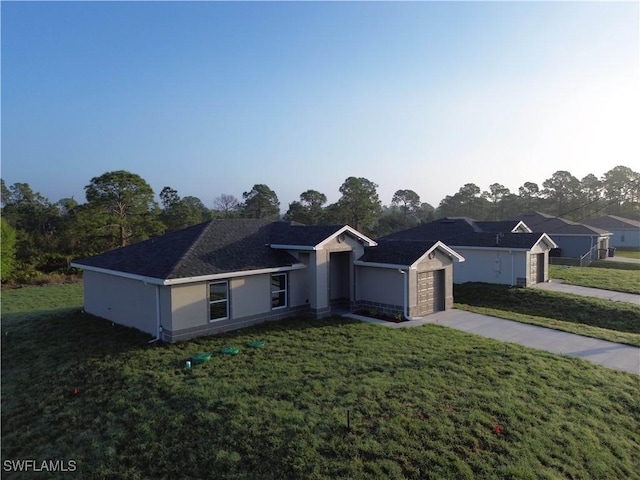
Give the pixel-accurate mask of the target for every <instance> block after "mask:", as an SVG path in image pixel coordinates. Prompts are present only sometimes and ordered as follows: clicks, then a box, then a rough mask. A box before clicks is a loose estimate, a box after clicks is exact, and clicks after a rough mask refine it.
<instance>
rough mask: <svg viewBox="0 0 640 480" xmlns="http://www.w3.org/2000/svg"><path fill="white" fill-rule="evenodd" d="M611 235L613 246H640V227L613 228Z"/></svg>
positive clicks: (610, 239)
mask: <svg viewBox="0 0 640 480" xmlns="http://www.w3.org/2000/svg"><path fill="white" fill-rule="evenodd" d="M610 232H611V233H613V235H612V236H611V237H609V245H610V246H612V247H629V248H640V228H624V229H611V230H610Z"/></svg>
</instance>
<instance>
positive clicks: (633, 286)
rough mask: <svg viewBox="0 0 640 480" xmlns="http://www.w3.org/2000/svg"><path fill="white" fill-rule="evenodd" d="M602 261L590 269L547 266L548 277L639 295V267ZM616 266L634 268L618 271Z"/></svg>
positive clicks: (574, 283) (583, 285)
mask: <svg viewBox="0 0 640 480" xmlns="http://www.w3.org/2000/svg"><path fill="white" fill-rule="evenodd" d="M594 263H596V262H594ZM608 264H613V262H608V261H602V263H600V264H596V265H593V266H590V267H567V266H562V265H549V277H551V278H556V279H560V280H562V281H564V282H565V283H570V284H573V285H580V286H582V287H593V288H601V289H604V290H614V291H616V292H626V293H640V265H633V264H624V263H615V264H613V268H612V267H611V265H608ZM616 265H624V266H625V267H627V266H631V267H635V268H633V269H629V268H624V269H619V268H617V267H616Z"/></svg>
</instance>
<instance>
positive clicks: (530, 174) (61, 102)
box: [1, 1, 640, 212]
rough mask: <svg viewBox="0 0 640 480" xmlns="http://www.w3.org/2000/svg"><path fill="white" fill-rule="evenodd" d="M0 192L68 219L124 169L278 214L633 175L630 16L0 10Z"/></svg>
mask: <svg viewBox="0 0 640 480" xmlns="http://www.w3.org/2000/svg"><path fill="white" fill-rule="evenodd" d="M1 15H2V72H1V74H2V78H1V80H2V178H3V179H4V180H5V182H6V183H7V184H9V185H10V184H13V183H15V182H27V183H29V184H30V185H31V187H32V188H33V189H34V190H36V191H39V192H40V193H42V194H43V195H44V196H46V197H48V198H49V200H51V201H57V200H59V199H60V198H63V197H70V196H74V197H75V198H76V199H77V200H79V201H81V202H83V201H84V200H85V197H84V186H85V185H87V184H88V183H89V181H90V180H91V178H92V177H95V176H98V175H101V174H102V173H104V172H107V171H111V170H119V169H125V170H129V171H132V172H135V173H137V174H139V175H141V176H142V177H143V178H144V179H145V180H147V182H148V183H149V184H150V185H151V186H152V188H153V189H154V191H155V192H156V194H157V193H159V192H160V190H161V189H162V188H163V187H164V186H171V187H173V188H175V189H176V190H177V191H178V193H179V195H181V196H183V197H184V196H187V195H193V196H197V197H199V198H200V199H201V200H202V201H203V202H204V203H205V204H206V205H207V206H209V207H211V206H212V202H213V199H214V198H215V197H216V196H218V195H220V194H221V193H230V194H233V195H235V196H237V197H238V198H241V196H242V192H244V191H248V190H250V189H251V187H252V186H253V185H254V184H256V183H265V184H267V185H269V186H270V187H271V188H272V189H273V190H275V192H276V193H277V194H278V197H279V198H280V202H281V207H282V211H283V212H284V211H286V209H287V205H288V203H289V202H291V201H293V200H296V199H297V198H298V196H299V194H300V193H301V192H303V191H304V190H307V189H311V188H313V189H316V190H319V191H321V192H323V193H325V194H326V195H327V197H328V198H329V201H330V202H333V201H336V200H337V199H338V198H339V192H338V188H339V186H340V185H341V184H342V182H343V181H344V180H345V179H346V178H347V177H349V176H361V177H366V178H368V179H370V180H372V181H374V182H376V183H377V184H378V185H379V190H378V191H379V194H380V198H381V200H382V201H383V203H384V204H388V203H389V202H390V200H391V196H392V195H393V192H395V191H396V190H398V189H401V188H410V189H413V190H415V191H416V192H417V193H418V194H420V196H421V198H422V200H423V201H427V202H429V203H431V204H432V205H433V206H437V205H438V203H439V202H440V200H442V198H444V196H445V195H452V194H454V193H456V192H457V190H458V189H459V188H460V187H461V186H462V185H463V184H465V183H475V184H477V185H478V186H480V188H482V189H483V190H486V189H488V186H489V184H491V183H494V182H498V183H502V184H504V185H505V186H507V187H509V188H510V189H511V190H512V191H514V192H517V189H518V187H519V186H521V185H522V184H523V183H524V182H527V181H532V182H536V183H538V184H541V183H542V182H543V181H544V180H545V179H547V178H549V177H550V176H551V175H552V174H553V172H555V171H557V170H568V171H570V172H571V173H572V174H574V175H575V176H577V177H578V178H582V177H583V176H585V175H587V174H588V173H593V174H595V175H597V176H600V175H602V174H603V173H604V172H605V171H607V170H609V169H611V168H612V167H614V166H616V165H626V166H628V167H631V168H634V169H636V170H637V169H638V166H639V165H638V160H639V159H640V135H639V134H638V132H640V53H639V42H640V40H639V34H638V31H639V21H640V14H639V8H638V2H624V3H612V2H603V3H590V2H587V3H577V2H560V3H549V2H527V3H520V2H475V3H466V2H465V3H459V2H441V3H433V2H424V3H419V2H410V3H395V2H393V3H391V2H389V3H384V2H383V3H379V2H376V3H362V2H357V3H333V2H330V3H296V2H282V3H277V2H275V3H271V2H270V3H263V2H258V3H219V2H195V3H180V2H163V3H159V2H140V3H133V2H105V3H93V2H70V3H66V2H65V3H58V2H37V3H35V2H34V3H30V2H27V3H25V2H19V3H18V2H6V1H5V2H2V4H1Z"/></svg>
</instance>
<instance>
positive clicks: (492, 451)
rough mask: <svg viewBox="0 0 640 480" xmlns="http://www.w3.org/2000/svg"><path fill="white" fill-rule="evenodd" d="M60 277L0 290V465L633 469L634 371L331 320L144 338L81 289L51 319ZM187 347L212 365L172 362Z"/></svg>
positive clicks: (465, 471)
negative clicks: (226, 352)
mask: <svg viewBox="0 0 640 480" xmlns="http://www.w3.org/2000/svg"><path fill="white" fill-rule="evenodd" d="M59 288H60V287H43V288H33V289H23V290H19V291H18V290H17V291H6V292H3V298H2V310H3V317H2V325H3V330H2V332H3V335H2V461H3V465H4V461H5V460H7V459H20V458H33V459H36V460H38V461H41V460H43V459H62V460H76V461H77V462H78V471H77V472H75V473H74V474H69V473H67V474H65V475H63V476H60V477H59V478H82V479H94V478H95V479H98V478H99V479H111V478H113V479H138V478H139V479H143V478H144V479H146V478H158V479H160V478H167V479H174V478H181V479H191V478H193V479H195V478H216V479H239V478H242V479H333V478H355V479H358V478H362V479H369V478H380V479H389V478H390V479H394V478H398V479H400V478H415V479H430V478H433V479H443V478H444V479H446V478H455V479H465V478H469V479H471V478H480V479H484V478H486V479H494V478H513V479H516V478H517V479H527V478H532V479H533V478H548V479H553V478H580V479H589V478H593V479H596V478H599V479H603V478H616V479H618V478H625V479H638V478H640V473H639V472H640V403H639V401H638V392H639V389H640V377H638V376H636V375H632V374H628V373H624V372H618V371H614V370H609V369H606V368H604V367H600V366H597V365H592V364H590V363H588V362H586V361H582V360H579V359H575V358H571V357H563V356H557V355H552V354H549V353H545V352H541V351H535V350H531V349H527V348H524V347H519V346H516V345H509V347H508V348H505V345H504V344H503V343H501V342H497V341H493V340H489V339H485V338H482V337H478V336H472V335H468V334H465V333H463V332H459V331H456V330H452V329H448V328H445V327H441V326H438V325H426V326H423V327H419V328H414V329H388V328H385V327H381V326H378V325H372V324H366V323H359V322H355V321H350V320H346V319H342V318H330V319H325V320H320V321H316V320H309V319H294V320H288V321H283V322H278V323H273V324H269V325H263V326H258V327H252V328H248V329H245V330H242V331H240V332H235V333H231V334H227V335H226V336H218V337H207V338H200V339H197V340H193V341H191V342H184V343H180V344H176V345H161V346H148V345H147V340H148V339H149V336H147V335H142V334H139V333H136V332H135V331H133V330H130V329H126V328H122V327H119V326H114V325H112V324H111V322H107V321H102V320H99V319H96V318H93V317H91V316H89V315H86V314H83V313H81V311H80V309H79V308H78V304H79V299H80V298H81V296H80V295H78V294H79V293H81V291H76V292H75V296H74V295H73V294H71V292H69V291H66V293H65V295H66V294H70V296H69V297H68V301H60V302H59V304H58V305H57V308H59V310H58V312H56V311H55V308H54V304H55V302H53V299H54V298H55V297H56V296H57V292H62V290H58V289H59ZM30 295H32V298H31V300H30ZM62 295H63V293H60V296H62ZM19 303H23V305H22V306H19V305H17V304H19ZM27 305H31V309H32V310H31V312H29V309H28V308H27ZM70 308H72V309H73V310H69V309H70ZM37 312H40V313H37ZM253 340H264V341H265V344H266V345H265V348H264V349H260V350H250V349H249V348H246V344H247V342H249V341H253ZM224 346H238V347H240V348H241V351H240V354H239V355H237V356H235V357H223V356H222V355H219V354H216V353H215V352H218V351H219V349H220V348H222V347H224ZM201 351H202V352H212V353H214V356H213V358H212V360H211V361H209V362H206V363H205V364H203V365H201V366H197V367H194V368H193V369H192V370H190V371H187V370H185V369H184V362H185V360H186V359H188V358H189V357H190V356H191V355H193V354H194V353H196V352H201ZM74 388H78V394H77V395H75V394H74V390H73V389H74ZM347 412H348V414H349V419H350V427H351V428H350V429H347ZM496 426H499V429H500V431H499V432H496ZM3 474H4V475H3V478H51V477H49V476H47V475H45V474H40V476H37V477H36V476H35V475H32V476H31V477H26V476H25V477H23V476H20V475H19V474H15V475H14V476H13V477H12V474H11V473H8V472H6V471H5V472H3Z"/></svg>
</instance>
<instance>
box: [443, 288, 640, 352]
mask: <svg viewBox="0 0 640 480" xmlns="http://www.w3.org/2000/svg"><path fill="white" fill-rule="evenodd" d="M454 298H455V302H456V307H457V308H463V309H467V310H469V311H472V312H476V313H483V314H486V315H492V316H494V317H499V318H506V319H509V320H516V321H519V322H524V323H532V324H534V325H541V326H543V327H551V328H555V329H557V330H563V331H567V332H571V333H578V334H580V335H585V336H588V337H594V338H600V339H603V340H609V341H612V342H620V343H626V344H629V345H634V346H638V347H640V305H633V304H631V303H625V302H612V301H609V300H601V299H597V298H587V297H581V296H578V295H570V294H565V293H558V292H549V291H545V290H536V289H530V288H510V287H508V286H502V285H492V284H488V283H465V284H462V285H455V286H454Z"/></svg>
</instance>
